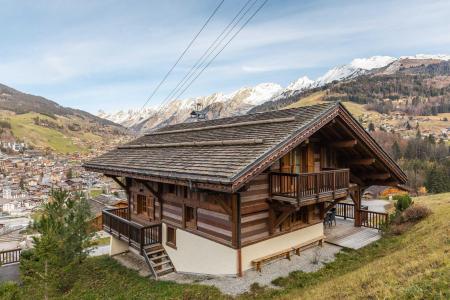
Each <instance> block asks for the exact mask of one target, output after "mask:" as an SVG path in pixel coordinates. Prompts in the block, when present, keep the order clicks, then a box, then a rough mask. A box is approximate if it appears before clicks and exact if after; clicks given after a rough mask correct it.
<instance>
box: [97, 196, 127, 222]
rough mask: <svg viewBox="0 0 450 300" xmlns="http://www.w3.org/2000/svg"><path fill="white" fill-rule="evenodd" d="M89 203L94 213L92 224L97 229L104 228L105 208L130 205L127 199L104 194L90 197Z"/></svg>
mask: <svg viewBox="0 0 450 300" xmlns="http://www.w3.org/2000/svg"><path fill="white" fill-rule="evenodd" d="M88 203H89V208H90V211H91V215H92V220H91V224H92V227H93V228H94V230H96V231H100V230H102V229H103V216H102V213H103V210H105V209H111V208H124V207H128V203H127V201H125V200H123V199H120V198H116V197H115V196H114V195H104V194H102V195H99V196H97V197H95V198H92V199H88Z"/></svg>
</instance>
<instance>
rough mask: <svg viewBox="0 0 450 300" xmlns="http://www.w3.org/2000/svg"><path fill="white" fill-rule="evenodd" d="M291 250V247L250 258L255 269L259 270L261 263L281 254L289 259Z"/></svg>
mask: <svg viewBox="0 0 450 300" xmlns="http://www.w3.org/2000/svg"><path fill="white" fill-rule="evenodd" d="M291 251H292V248H289V249H286V250H282V251H278V252H275V253H272V254H269V255H266V256H263V257H260V258H257V259H254V260H252V265H256V271H258V272H261V265H262V264H264V263H266V262H269V261H271V260H274V259H276V258H279V257H282V256H284V257H285V258H287V259H289V260H291Z"/></svg>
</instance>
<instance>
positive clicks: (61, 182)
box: [0, 143, 125, 251]
mask: <svg viewBox="0 0 450 300" xmlns="http://www.w3.org/2000/svg"><path fill="white" fill-rule="evenodd" d="M11 145H20V144H19V143H17V144H16V143H11ZM5 146H7V145H4V146H3V147H4V148H3V149H4V151H5V152H7V153H8V154H6V153H4V152H0V251H1V250H10V249H14V248H24V249H26V248H27V247H28V246H30V244H29V242H30V237H29V232H28V231H27V227H28V226H29V224H30V223H31V222H32V221H33V219H34V218H36V217H38V216H39V210H40V209H41V207H42V205H43V204H44V203H46V202H47V201H48V200H49V195H50V192H51V191H52V190H55V189H56V190H57V189H62V190H67V191H71V192H73V193H78V192H80V193H83V194H84V195H85V197H86V198H88V199H90V200H91V201H95V200H94V199H95V198H97V197H99V196H100V195H109V196H107V197H109V198H110V199H116V200H117V201H119V199H120V198H119V197H122V198H123V197H125V196H124V195H123V192H122V191H121V190H120V189H118V188H117V185H116V184H115V183H114V182H113V180H111V179H109V178H107V177H104V176H101V175H99V174H97V173H92V172H88V171H86V170H85V169H84V168H82V162H83V161H84V160H86V159H88V158H89V157H92V156H93V155H95V154H94V153H93V154H91V155H90V156H89V155H85V154H79V153H72V154H60V153H55V152H50V151H45V150H27V149H26V147H24V144H22V146H21V147H18V146H14V147H13V148H6V147H5ZM97 205H98V204H97ZM105 205H106V204H105ZM101 209H102V208H101ZM94 217H95V216H94Z"/></svg>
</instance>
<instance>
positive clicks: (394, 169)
mask: <svg viewBox="0 0 450 300" xmlns="http://www.w3.org/2000/svg"><path fill="white" fill-rule="evenodd" d="M336 117H339V118H340V120H342V121H343V122H344V123H345V125H347V126H349V127H350V128H351V131H352V133H354V134H355V135H356V137H357V138H358V139H359V140H361V141H363V143H364V145H365V146H366V147H367V148H368V149H369V150H370V151H371V152H372V155H373V156H374V158H376V159H377V160H379V161H381V162H382V163H383V164H384V165H385V166H387V168H388V169H389V172H390V173H392V174H393V175H394V179H395V180H396V182H397V184H404V183H406V180H407V176H406V174H405V173H404V172H403V171H402V170H401V168H400V167H399V166H398V165H397V163H395V161H394V160H393V159H392V158H391V157H390V156H389V155H388V154H387V153H386V152H385V151H384V150H383V148H381V147H380V145H378V143H377V142H376V141H375V140H374V139H373V138H372V136H370V134H369V133H368V132H367V131H366V130H365V129H364V128H363V127H362V126H361V124H359V122H358V121H356V120H355V118H354V117H353V116H352V115H351V114H350V112H349V111H348V110H347V109H346V108H345V107H344V106H343V105H342V104H341V103H340V102H337V104H336V105H335V106H333V107H331V108H330V109H329V110H328V111H325V112H323V113H322V114H320V115H318V116H317V117H316V119H315V120H314V121H313V122H312V124H309V126H307V127H306V128H303V127H302V128H300V129H299V130H297V131H296V132H294V133H293V134H292V135H291V136H289V137H288V138H286V139H285V140H284V141H283V142H282V143H280V144H279V145H278V146H277V147H274V148H273V149H271V150H270V151H268V152H267V153H266V154H265V155H263V156H261V157H260V158H259V159H257V160H255V161H254V162H253V163H252V164H250V165H249V166H247V167H246V168H245V169H244V170H243V171H241V172H240V173H239V174H238V175H237V176H235V177H234V178H233V180H232V181H233V185H232V191H233V192H235V191H238V190H239V189H240V188H242V186H244V185H245V184H246V183H247V182H249V181H250V180H252V179H253V178H254V177H255V176H258V175H259V174H260V173H261V172H263V171H264V170H266V169H267V168H268V167H269V166H270V165H272V164H273V163H274V162H275V161H276V160H278V159H280V158H281V157H283V156H284V155H286V154H287V153H289V152H290V151H292V150H293V149H294V148H295V147H297V146H298V145H300V144H301V143H302V142H305V141H307V140H308V138H309V137H310V136H312V135H313V134H314V133H316V132H317V131H319V130H320V129H321V128H323V127H324V126H325V125H327V124H329V123H330V122H333V120H334V119H335V118H336ZM352 144H356V141H355V142H354V143H352Z"/></svg>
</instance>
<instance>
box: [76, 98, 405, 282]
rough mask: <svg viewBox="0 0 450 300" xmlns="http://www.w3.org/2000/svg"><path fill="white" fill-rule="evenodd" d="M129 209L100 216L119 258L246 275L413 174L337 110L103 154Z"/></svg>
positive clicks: (248, 120)
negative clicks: (369, 193) (368, 195)
mask: <svg viewBox="0 0 450 300" xmlns="http://www.w3.org/2000/svg"><path fill="white" fill-rule="evenodd" d="M84 167H85V168H86V169H87V170H90V171H95V172H101V173H103V174H105V175H106V176H110V177H111V178H113V179H114V180H115V181H116V182H117V183H118V184H120V185H121V186H122V187H123V188H124V189H125V190H126V191H127V194H128V203H129V205H128V208H121V209H115V210H107V211H104V212H103V227H104V229H105V230H106V231H108V232H111V234H112V235H113V236H114V237H115V238H113V239H112V245H111V246H112V247H111V253H112V254H115V253H118V252H120V251H126V250H129V249H131V250H132V251H134V250H136V251H138V252H139V253H140V254H141V255H143V256H144V258H145V259H146V261H147V263H148V264H149V266H150V268H151V270H152V271H153V272H154V274H155V276H158V275H161V274H164V273H167V272H171V271H174V270H176V271H178V272H186V273H203V274H221V275H225V274H228V275H240V274H242V272H243V271H245V270H248V269H250V268H252V267H254V266H258V267H259V264H260V262H262V261H264V260H266V259H267V258H271V257H274V256H277V255H279V254H280V253H285V252H283V251H285V250H286V249H294V248H299V247H300V246H304V245H307V244H309V243H313V242H316V241H320V240H322V239H323V235H324V229H323V224H322V223H323V218H324V214H325V213H326V211H327V210H329V209H330V208H331V207H333V206H334V205H336V204H337V203H338V202H340V201H342V200H344V199H347V198H348V197H350V198H351V199H353V202H354V216H355V226H361V225H362V223H363V220H362V217H361V216H362V214H360V209H361V191H362V189H364V188H366V187H368V186H370V185H374V184H377V185H392V186H394V185H395V186H396V185H398V184H404V183H405V182H406V175H405V174H404V173H403V172H402V170H401V169H400V168H399V167H398V165H397V164H396V163H395V162H394V161H393V160H392V158H391V157H389V155H388V154H387V153H386V152H385V151H383V149H382V148H381V147H380V146H379V145H378V144H377V143H376V142H375V140H374V139H373V138H372V137H371V136H370V135H369V134H368V133H367V132H366V131H365V130H364V128H363V127H362V126H361V125H360V124H359V123H358V122H357V121H356V120H355V119H354V118H353V117H352V115H351V114H350V113H349V112H348V111H347V110H346V109H345V108H344V107H343V106H342V105H341V104H340V103H339V102H337V103H331V102H330V103H325V104H318V105H313V106H307V107H301V108H295V109H286V110H279V111H270V112H265V113H255V114H249V115H244V116H238V117H231V118H223V119H217V120H211V121H202V122H194V123H183V124H177V125H172V126H167V127H164V128H161V129H159V130H157V131H155V132H152V133H150V134H147V135H145V136H142V137H140V138H138V139H136V140H134V141H132V142H130V143H128V144H126V145H123V146H120V147H118V148H117V149H115V150H113V151H111V152H108V153H106V154H104V155H102V156H99V157H97V158H95V159H93V160H91V161H89V162H88V163H86V164H85V165H84Z"/></svg>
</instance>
